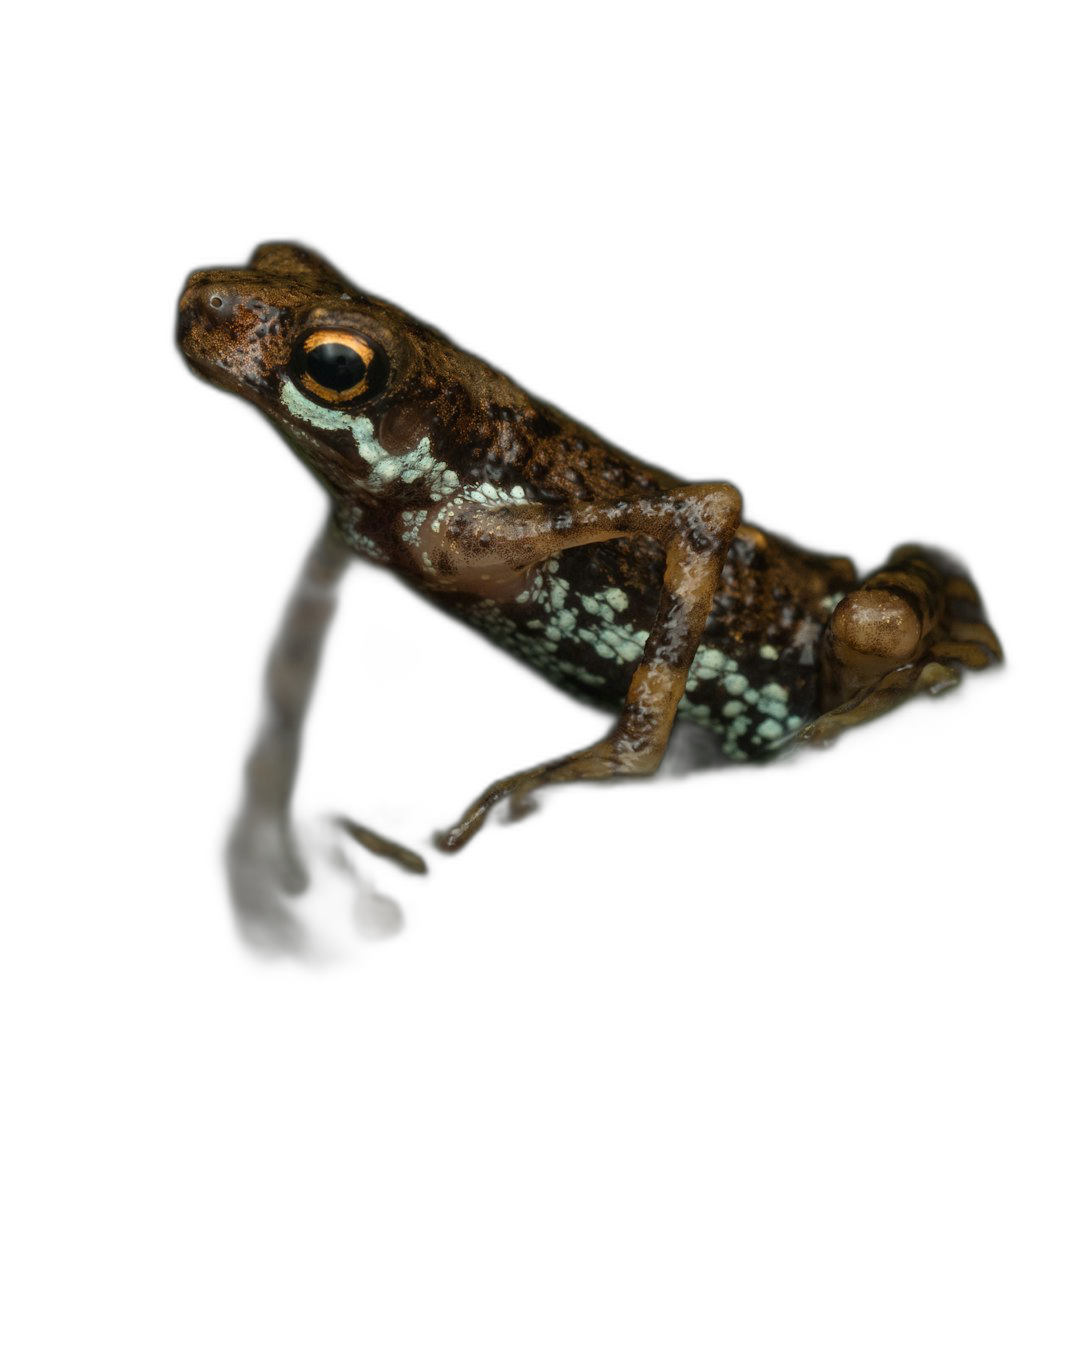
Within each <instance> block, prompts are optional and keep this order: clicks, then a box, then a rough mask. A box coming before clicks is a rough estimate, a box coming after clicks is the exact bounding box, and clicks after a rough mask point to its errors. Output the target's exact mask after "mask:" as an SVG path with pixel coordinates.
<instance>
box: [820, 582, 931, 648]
mask: <svg viewBox="0 0 1080 1350" xmlns="http://www.w3.org/2000/svg"><path fill="white" fill-rule="evenodd" d="M830 626H831V628H832V634H833V638H834V639H835V640H836V641H838V642H840V643H841V644H842V645H843V647H845V648H847V649H848V651H849V652H851V653H853V654H856V655H857V656H859V657H863V658H865V659H867V660H868V661H870V662H872V663H873V664H874V665H877V664H879V663H882V664H885V665H889V666H897V665H903V664H904V663H905V662H907V661H911V660H913V659H914V657H915V656H916V655H917V654H918V651H919V644H920V642H921V640H922V623H921V622H920V619H919V616H918V614H917V613H916V612H915V609H914V608H913V606H912V605H911V604H910V603H909V602H908V601H907V600H905V599H904V598H903V596H899V595H894V594H893V593H892V592H891V591H885V590H876V589H871V590H859V591H852V592H851V594H850V595H847V596H845V597H844V599H843V600H841V601H840V603H839V605H837V607H836V609H835V610H834V611H833V614H832V619H831V622H830Z"/></svg>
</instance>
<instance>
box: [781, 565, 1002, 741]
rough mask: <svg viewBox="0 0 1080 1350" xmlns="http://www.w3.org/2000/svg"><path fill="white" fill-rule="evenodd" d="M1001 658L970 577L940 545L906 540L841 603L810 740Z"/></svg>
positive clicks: (829, 632) (825, 646)
mask: <svg viewBox="0 0 1080 1350" xmlns="http://www.w3.org/2000/svg"><path fill="white" fill-rule="evenodd" d="M1000 659H1001V647H1000V644H999V643H998V640H997V637H996V635H995V634H994V631H993V629H992V628H990V626H989V624H987V622H986V619H985V615H984V614H983V611H982V603H981V601H980V599H979V595H978V592H977V591H976V590H975V587H974V585H973V583H972V582H971V580H970V578H969V577H967V575H966V574H965V573H964V572H963V570H962V569H961V568H960V566H959V565H958V564H957V563H955V562H954V561H953V560H952V559H949V558H947V557H946V556H945V555H943V554H941V553H938V552H937V551H935V550H932V549H928V548H924V547H921V546H918V545H906V546H904V547H903V548H899V549H896V550H894V552H893V554H892V555H891V557H890V558H889V561H888V563H887V564H886V566H885V567H884V568H882V569H881V570H880V571H877V572H875V573H874V574H873V575H871V576H869V577H867V579H866V580H865V581H864V582H863V583H862V584H861V585H860V586H859V587H858V588H857V589H856V590H854V591H851V592H850V593H849V594H848V595H846V596H845V597H844V599H843V600H842V601H841V602H840V604H839V605H837V607H836V609H835V610H834V611H833V613H832V616H831V618H830V620H829V625H828V627H827V629H826V631H825V635H824V638H823V641H822V672H821V673H822V704H823V708H824V710H825V711H824V715H823V716H822V717H820V718H818V720H817V722H815V723H814V724H812V725H811V726H810V727H808V728H806V731H805V733H804V736H803V739H807V740H821V739H828V738H829V737H830V736H832V735H835V734H837V733H838V732H839V731H841V730H843V729H845V728H846V727H849V726H854V725H856V724H857V723H859V722H863V721H866V720H868V719H869V718H871V717H876V716H878V715H879V714H880V713H883V712H886V711H888V710H889V709H890V708H892V707H894V706H895V705H896V704H897V703H899V702H900V701H901V700H902V699H904V698H907V697H908V696H909V695H911V694H913V693H918V692H920V691H923V690H929V691H931V692H936V691H937V690H940V689H943V688H947V687H949V686H951V685H953V684H956V683H957V682H958V680H959V678H960V675H959V672H958V671H957V670H956V669H955V668H954V663H955V664H959V665H963V666H967V667H968V668H969V669H979V668H981V667H983V666H986V665H988V664H990V663H991V662H993V661H995V660H1000Z"/></svg>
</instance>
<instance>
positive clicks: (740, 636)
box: [179, 244, 1001, 865]
mask: <svg viewBox="0 0 1080 1350" xmlns="http://www.w3.org/2000/svg"><path fill="white" fill-rule="evenodd" d="M179 341H180V345H181V348H182V350H183V352H184V355H185V356H186V358H187V360H188V362H189V363H190V365H191V366H192V368H193V369H194V370H195V371H196V372H197V373H198V374H200V375H202V376H203V377H205V378H206V379H208V380H210V381H211V382H212V383H214V384H216V385H218V386H220V387H221V388H224V389H227V390H230V391H231V392H233V393H236V394H239V395H240V396H241V397H242V398H245V399H248V400H250V401H251V402H252V403H254V404H255V405H256V406H257V407H258V408H259V409H260V410H261V411H262V412H263V413H264V414H265V415H266V416H267V417H268V418H270V420H271V421H272V422H273V423H274V425H275V426H276V427H277V428H278V430H279V431H280V432H281V433H282V434H283V435H284V437H285V439H286V440H287V441H288V442H289V444H290V445H291V446H292V448H293V449H294V450H295V452H296V454H297V455H298V456H299V457H300V459H301V460H302V461H303V462H304V463H305V464H306V465H307V467H308V468H309V469H310V470H311V471H312V472H313V473H314V474H315V476H316V477H317V478H318V479H319V480H320V482H321V483H322V484H323V486H324V487H325V489H326V491H327V493H328V495H329V498H330V502H331V514H332V527H331V528H332V530H333V532H334V536H335V538H336V539H338V540H339V541H340V542H341V544H342V545H344V547H345V548H346V549H347V550H348V551H349V553H350V554H351V555H355V556H359V557H362V558H365V559H367V560H368V561H370V562H374V563H376V564H378V565H380V566H383V567H388V568H390V569H392V570H393V571H395V572H396V573H397V574H398V576H399V577H401V579H402V580H403V581H405V582H406V584H408V585H409V586H411V587H413V588H414V589H416V590H418V591H420V592H421V593H423V594H424V595H425V596H427V598H428V599H430V600H432V601H433V602H434V603H436V604H437V605H439V606H441V607H442V608H443V609H445V610H447V611H448V612H449V613H451V614H453V615H454V616H455V617H456V618H459V619H461V620H463V621H464V622H466V623H468V624H470V625H472V626H473V627H474V628H475V629H477V630H478V631H479V632H481V633H482V634H483V635H484V636H485V637H487V638H488V639H490V640H491V641H493V642H495V643H497V644H498V645H499V646H500V647H502V648H503V649H504V650H506V651H508V652H510V653H511V654H513V655H514V656H516V657H518V658H519V659H521V660H523V661H525V662H527V663H528V664H529V665H531V666H532V667H533V668H534V669H536V670H537V671H538V672H539V673H540V674H542V675H544V676H545V677H547V678H548V679H549V680H552V681H554V682H555V683H556V684H558V685H560V686H561V687H562V688H564V689H566V690H567V691H568V692H570V693H572V694H574V695H576V696H578V697H581V698H584V699H588V700H589V701H591V702H594V703H598V704H601V705H604V706H608V707H611V708H613V709H617V710H618V713H617V718H616V721H615V724H614V726H613V727H612V730H611V732H610V733H609V735H608V736H606V737H605V738H604V739H603V740H602V741H600V742H599V743H597V744H596V745H594V746H591V747H589V748H588V749H586V750H583V751H578V752H576V753H573V754H569V755H563V756H562V757H560V758H556V759H553V760H551V761H549V762H548V763H546V764H543V765H540V766H538V767H537V768H535V769H531V770H528V771H526V772H524V773H519V774H515V775H512V776H510V777H508V778H505V779H503V780H501V781H500V782H498V783H495V784H493V785H492V786H491V787H490V788H489V789H488V790H487V791H486V792H485V793H483V794H481V796H480V797H478V798H477V800H476V801H475V802H474V803H473V805H472V806H471V807H470V808H469V810H468V811H467V812H466V813H465V814H464V816H463V817H462V819H461V820H460V821H459V822H458V823H457V824H456V825H455V826H454V827H453V828H452V829H450V830H448V831H447V832H446V833H445V834H444V835H443V836H442V837H441V839H440V843H441V844H442V846H443V847H444V848H447V849H453V848H457V847H460V846H461V845H462V844H463V843H464V842H466V841H467V840H468V839H469V838H470V837H471V836H472V835H473V834H474V833H475V832H476V830H477V829H478V828H479V827H480V825H481V824H482V823H483V820H484V818H485V817H486V815H487V813H488V812H489V811H490V809H491V807H492V806H493V805H494V804H495V803H496V802H498V801H500V800H502V799H503V798H510V799H511V801H512V803H513V804H514V806H515V808H516V810H517V813H519V814H520V813H521V811H522V810H523V809H525V807H526V806H527V804H528V798H529V795H530V794H531V793H532V792H534V791H535V790H536V789H537V788H539V787H542V786H544V785H546V784H550V783H555V782H569V781H575V780H579V779H597V778H607V777H612V776H616V775H624V774H630V775H633V774H642V773H651V772H652V771H653V770H654V769H655V768H656V766H657V764H658V763H659V762H660V760H661V758H662V757H663V754H664V750H665V748H666V745H667V741H668V736H669V734H670V730H671V726H672V723H673V721H674V720H675V718H676V717H679V718H683V719H687V720H689V721H692V722H695V723H697V724H698V725H700V726H702V727H705V728H707V729H708V730H709V731H711V732H713V733H715V736H716V745H717V750H718V752H719V753H720V754H721V755H723V756H724V757H726V758H729V759H735V760H745V759H755V758H762V757H765V756H767V755H770V754H773V753H775V752H776V751H777V750H778V749H779V748H780V747H782V746H784V745H787V744H790V743H792V742H794V741H797V740H801V741H808V742H809V741H825V740H828V739H831V738H832V737H834V736H835V735H836V734H838V733H839V732H840V731H842V730H845V729H846V728H848V727H850V726H854V725H856V724H857V723H859V722H860V721H865V720H866V719H867V718H868V717H871V716H874V715H876V714H877V713H879V712H882V711H885V710H886V709H888V708H890V707H892V706H894V705H895V704H896V703H897V702H899V701H900V700H901V699H903V698H906V697H908V696H909V695H910V694H913V693H916V692H919V691H921V690H933V689H936V688H941V687H944V686H946V685H948V684H950V683H954V682H955V680H956V679H957V678H958V677H959V669H960V668H961V667H967V668H969V669H979V668H981V667H983V666H986V665H989V664H991V663H993V662H996V661H998V660H1000V659H1001V648H1000V645H999V644H998V641H997V638H996V637H995V635H994V633H993V631H992V630H991V629H990V627H989V626H988V624H987V621H986V616H985V614H984V612H983V608H982V604H981V601H980V600H979V597H978V594H977V592H976V591H975V589H974V586H973V585H972V583H971V581H970V579H969V578H968V577H967V576H966V574H965V573H964V572H963V570H962V569H961V568H960V567H959V566H958V565H957V564H956V563H954V562H952V561H951V560H950V559H948V558H947V557H946V556H945V555H943V554H941V553H938V552H936V551H934V550H931V549H926V548H921V547H915V546H910V547H908V548H905V549H903V550H898V551H897V552H896V553H894V554H893V556H892V557H891V558H890V559H889V561H888V563H887V564H886V566H885V567H884V568H883V569H881V570H880V571H878V572H876V573H874V574H873V575H872V576H870V577H868V578H867V579H866V580H865V581H864V582H862V583H859V582H858V581H857V579H856V576H855V572H854V568H853V567H852V564H851V563H850V562H849V561H848V560H847V559H846V558H842V557H833V556H828V555H822V554H817V553H812V552H809V551H807V550H804V549H801V548H799V547H797V546H796V545H794V544H791V543H789V542H787V541H786V540H783V539H780V538H778V537H776V536H775V535H771V534H768V533H766V531H764V530H762V529H759V528H758V527H756V526H753V525H749V524H747V523H746V522H745V521H743V519H742V514H741V501H740V498H739V494H738V492H737V491H736V490H735V488H733V487H732V486H731V485H730V484H727V483H723V482H719V481H718V482H714V483H707V484H695V485H689V484H686V483H683V482H681V481H680V480H679V479H678V478H676V477H675V476H674V475H673V474H671V473H668V472H667V471H665V470H662V469H659V468H656V467H654V466H652V465H649V464H647V463H644V462H642V461H640V460H637V459H634V458H632V457H631V456H630V455H628V454H626V453H625V452H624V451H622V450H619V449H617V448H616V447H615V446H613V445H611V444H610V443H609V442H607V441H605V440H604V439H603V438H602V437H600V436H598V435H597V434H596V433H595V432H593V431H591V430H590V429H589V428H588V427H586V426H584V425H582V424H581V423H579V422H576V421H574V420H573V419H572V418H570V417H568V416H567V415H566V414H565V413H562V412H560V411H559V410H558V409H556V408H553V407H552V406H550V405H549V404H547V403H544V402H543V401H542V400H540V399H537V398H535V397H533V396H532V395H531V394H529V393H527V392H526V391H525V390H524V389H522V388H521V387H520V386H519V385H517V384H515V383H514V382H513V381H512V380H510V379H509V378H508V377H507V376H505V375H503V374H502V373H501V372H499V371H498V370H495V369H494V368H493V367H491V366H489V365H488V364H486V363H485V362H484V361H482V360H480V359H479V358H477V357H475V356H472V355H470V354H468V353H466V352H463V351H461V350H460V349H459V348H457V347H456V346H454V344H453V343H452V342H450V341H449V340H448V339H447V338H446V337H444V336H443V335H442V334H441V333H439V332H437V331H436V330H435V329H433V328H431V327H429V326H428V325H427V324H424V323H422V322H420V321H419V320H417V319H414V318H413V317H411V316H410V315H408V314H406V313H405V312H404V311H402V310H400V309H398V308H397V307H396V306H394V305H392V304H389V303H388V302H386V301H384V300H379V299H377V298H376V297H374V296H371V295H368V294H366V293H363V292H361V291H359V290H358V289H357V288H356V287H355V286H354V285H353V284H352V283H351V282H349V281H347V280H346V279H345V278H344V277H343V276H341V274H340V273H338V272H337V271H336V270H335V269H334V268H332V267H331V266H330V265H329V264H328V263H326V262H325V261H324V260H323V259H321V258H319V257H318V256H317V255H316V254H314V253H312V252H310V251H309V250H307V249H303V248H300V247H297V246H296V245H293V244H266V245H263V246H262V247H261V248H259V249H257V250H256V251H255V254H254V256H253V257H252V259H251V262H250V263H249V264H248V266H247V267H243V268H218V269H210V270H206V271H200V272H195V273H193V274H192V275H191V277H190V278H189V280H188V283H187V286H186V287H185V289H184V292H183V295H182V297H181V301H180V317H179ZM291 772H292V773H293V774H295V764H293V766H292V770H291ZM287 796H288V794H287V793H286V794H285V798H286V799H287ZM357 830H358V831H359V835H360V836H361V837H362V836H363V834H364V833H365V832H364V831H363V830H362V828H361V827H357ZM368 833H370V832H368ZM372 837H373V838H374V837H375V836H372ZM379 846H380V847H382V846H386V841H382V840H380V841H379ZM405 853H407V851H405ZM404 856H405V854H402V856H401V858H399V860H402V861H403V860H404ZM405 865H410V864H409V863H407V862H406V863H405Z"/></svg>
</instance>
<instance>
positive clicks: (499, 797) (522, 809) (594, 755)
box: [434, 736, 662, 853]
mask: <svg viewBox="0 0 1080 1350" xmlns="http://www.w3.org/2000/svg"><path fill="white" fill-rule="evenodd" d="M661 755H662V749H661V752H660V754H657V753H655V751H654V750H653V748H652V747H651V746H650V747H648V748H646V747H642V746H630V745H627V744H626V743H625V742H620V740H619V739H618V738H616V737H614V736H612V737H608V738H607V739H605V740H602V741H598V742H597V743H596V744H595V745H591V746H589V747H588V748H587V749H585V750H578V751H577V752H576V753H574V754H572V755H564V756H563V757H562V758H561V759H553V760H550V761H549V762H548V763H546V764H538V765H537V766H536V767H535V768H532V769H526V770H525V771H524V772H522V773H516V774H511V775H510V776H509V777H508V778H500V779H499V780H498V781H497V782H495V783H492V784H491V786H490V787H489V788H487V789H486V790H485V791H484V792H482V793H481V794H480V796H479V797H477V799H476V800H475V801H474V802H473V803H472V805H471V806H470V807H469V809H468V810H467V811H466V812H465V814H464V815H463V816H462V817H461V819H460V820H459V821H458V822H457V824H456V825H453V826H452V827H451V828H450V829H449V830H446V831H444V832H443V833H442V834H437V835H436V836H435V841H434V842H435V845H436V847H438V848H440V849H442V850H443V852H444V853H453V852H455V851H456V850H457V849H460V848H464V846H465V845H466V844H467V843H468V842H469V840H470V839H471V838H472V837H473V835H475V834H476V833H477V832H478V831H479V830H480V828H481V826H482V825H483V824H484V822H485V821H486V820H487V818H488V815H489V814H490V812H491V811H492V809H493V808H494V807H496V806H498V804H499V803H500V802H501V801H505V800H507V799H509V803H510V819H511V820H512V821H518V820H521V819H523V817H525V816H527V815H528V814H529V813H530V812H531V811H533V810H535V809H536V801H535V799H534V793H536V792H538V791H539V790H540V788H543V787H548V786H550V785H551V784H553V783H574V782H579V781H585V780H592V781H594V782H595V781H599V780H602V779H605V778H614V777H621V776H627V775H629V776H637V775H643V774H650V773H652V772H653V771H654V770H655V769H656V767H657V765H658V764H659V762H660V758H661Z"/></svg>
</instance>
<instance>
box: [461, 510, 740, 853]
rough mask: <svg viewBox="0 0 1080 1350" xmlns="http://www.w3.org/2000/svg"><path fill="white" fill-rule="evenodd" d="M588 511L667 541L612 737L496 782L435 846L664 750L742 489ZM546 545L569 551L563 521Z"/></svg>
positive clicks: (635, 766) (619, 528) (649, 765)
mask: <svg viewBox="0 0 1080 1350" xmlns="http://www.w3.org/2000/svg"><path fill="white" fill-rule="evenodd" d="M587 510H588V512H589V519H590V520H591V521H594V522H595V521H596V520H597V518H598V516H599V517H602V523H603V524H604V526H605V528H607V529H611V527H614V530H615V532H617V533H619V534H621V535H624V536H631V537H632V536H634V535H646V536H648V537H651V538H654V539H658V540H659V541H660V542H662V543H663V544H664V545H665V548H666V562H665V568H664V579H663V585H662V588H661V595H660V603H659V606H658V608H657V613H656V619H655V621H654V623H653V626H652V629H651V631H650V633H649V637H648V640H647V642H646V644H645V650H644V653H643V654H642V658H641V662H640V663H639V665H638V667H637V669H636V671H635V672H634V675H633V677H632V679H631V681H630V687H629V690H628V691H627V695H626V701H625V703H624V705H623V709H622V712H621V713H620V715H619V718H618V720H617V721H616V723H615V725H614V727H613V728H612V730H611V732H610V733H609V735H607V736H606V737H605V738H604V739H603V740H602V741H598V742H597V743H596V744H595V745H592V746H589V747H587V748H586V749H584V750H579V751H577V752H576V753H574V754H571V755H565V756H563V757H562V758H561V759H556V760H551V761H549V762H548V763H546V764H540V765H538V766H537V767H536V768H533V769H528V770H526V771H525V772H523V773H518V774H514V775H512V776H510V777H508V778H503V779H500V780H499V781H498V782H496V783H493V784H492V785H491V786H490V787H489V788H488V789H487V790H486V791H485V792H483V793H482V794H481V795H480V797H478V798H477V800H476V801H475V802H473V804H472V805H471V806H470V807H469V809H468V811H466V813H465V815H464V816H463V817H462V818H461V820H460V821H459V822H458V823H457V824H456V825H455V826H454V827H453V828H452V829H451V830H448V831H447V832H446V833H445V834H444V835H442V836H441V837H439V838H438V839H437V843H438V844H439V846H440V847H441V848H444V849H448V850H449V849H455V848H459V847H461V845H463V844H464V843H466V842H467V841H468V839H470V838H471V837H472V835H473V834H475V832H476V831H477V830H478V829H479V828H480V826H481V825H482V824H483V821H484V818H485V817H486V815H487V813H488V812H489V811H490V810H491V808H492V807H493V806H494V805H495V804H496V803H497V802H499V801H501V800H502V799H503V798H504V797H510V798H511V799H512V803H513V806H514V809H515V813H516V814H521V813H522V812H523V811H524V810H525V809H526V808H527V805H528V799H529V796H530V794H531V793H532V792H534V791H535V790H536V789H537V788H540V787H543V786H545V785H547V784H549V783H565V782H575V781H580V780H583V779H602V778H611V777H614V776H616V775H637V774H650V773H652V772H653V771H654V770H655V769H656V768H657V766H658V765H659V763H660V761H661V759H662V758H663V755H664V751H665V750H666V749H667V743H668V738H669V736H670V734H671V726H672V723H673V722H674V720H675V713H676V710H677V708H678V705H679V700H680V699H681V698H682V695H683V691H684V690H685V688H686V678H687V672H688V670H689V668H690V663H691V661H692V660H693V659H694V653H695V652H696V651H697V647H698V643H699V641H700V640H701V634H702V632H703V631H704V628H705V623H706V620H707V619H708V616H709V611H710V609H711V608H712V601H713V596H714V594H715V592H716V588H717V586H718V585H719V582H720V573H721V571H722V570H723V566H724V559H725V557H726V554H727V549H728V545H729V544H730V542H731V537H732V535H733V534H734V533H735V530H736V529H737V528H738V525H739V519H740V515H741V501H740V498H739V495H738V493H737V492H736V491H735V489H734V488H732V487H731V486H730V485H728V484H704V485H700V486H694V487H689V488H684V489H677V490H675V491H674V492H672V493H670V494H667V495H666V496H664V497H661V498H652V499H650V500H649V501H648V502H647V503H645V504H642V503H621V504H618V505H617V506H615V507H603V508H599V509H597V508H592V507H590V508H587ZM609 537H610V535H609ZM581 542H583V543H584V542H587V541H586V540H585V539H582V540H581ZM552 543H553V545H554V547H553V548H552V552H555V551H561V550H563V549H565V547H566V532H565V527H563V528H562V529H561V530H560V532H559V533H558V534H555V535H553V536H552Z"/></svg>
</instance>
